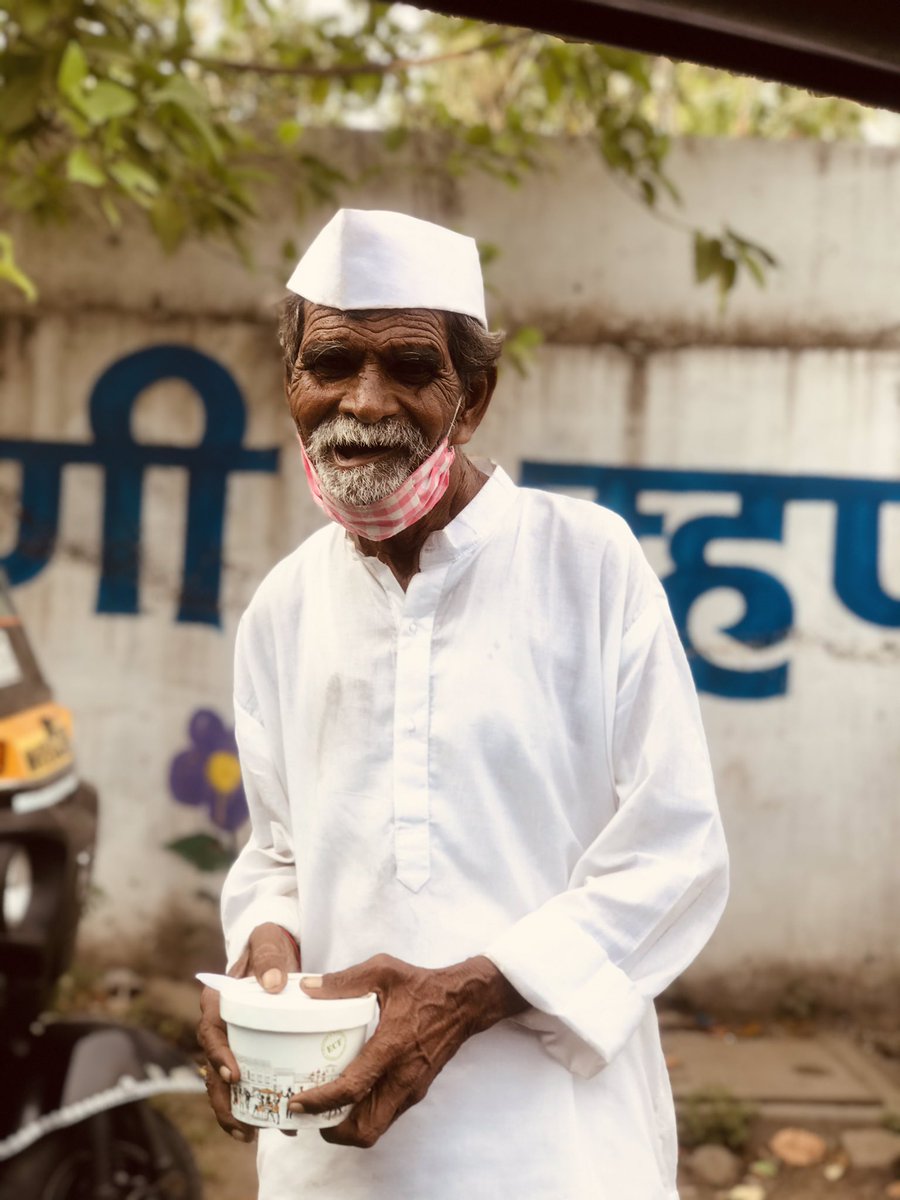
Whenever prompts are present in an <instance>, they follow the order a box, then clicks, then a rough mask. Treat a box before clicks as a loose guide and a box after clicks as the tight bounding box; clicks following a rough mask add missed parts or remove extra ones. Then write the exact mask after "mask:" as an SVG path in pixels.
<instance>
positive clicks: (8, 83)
mask: <svg viewBox="0 0 900 1200" xmlns="http://www.w3.org/2000/svg"><path fill="white" fill-rule="evenodd" d="M40 98H41V77H40V75H39V74H38V73H37V72H36V71H29V72H27V73H25V72H23V73H21V74H19V75H15V76H12V78H9V77H7V78H6V80H5V81H4V83H3V85H2V91H0V133H18V131H19V130H20V129H24V128H25V126H26V125H30V124H31V122H32V121H33V120H34V119H35V118H36V117H37V115H38V102H39V101H40Z"/></svg>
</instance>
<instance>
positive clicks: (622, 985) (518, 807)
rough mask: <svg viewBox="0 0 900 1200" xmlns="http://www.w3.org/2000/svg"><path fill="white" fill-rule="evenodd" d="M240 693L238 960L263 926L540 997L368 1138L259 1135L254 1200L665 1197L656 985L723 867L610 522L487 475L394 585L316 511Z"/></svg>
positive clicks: (333, 961)
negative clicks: (478, 973) (244, 822)
mask: <svg viewBox="0 0 900 1200" xmlns="http://www.w3.org/2000/svg"><path fill="white" fill-rule="evenodd" d="M235 707H236V722H237V737H238V744H239V749H240V756H241V765H242V769H243V774H244V784H245V787H246V791H247V799H248V802H249V806H250V813H251V820H252V836H251V838H250V841H249V842H248V844H247V846H246V848H245V849H244V851H243V852H242V854H241V855H240V857H239V859H238V861H237V862H236V863H235V865H234V867H233V868H232V870H231V872H230V874H229V877H228V880H227V883H226V885H225V890H224V894H223V900H222V906H223V921H224V926H225V931H226V938H227V942H228V949H229V957H230V959H231V960H233V959H234V958H235V957H236V956H237V955H238V954H239V953H240V951H241V950H242V948H243V946H244V945H245V943H246V940H247V937H248V935H249V933H250V931H251V930H252V929H253V928H254V926H256V925H258V924H260V923H262V922H264V921H275V922H277V923H279V924H281V925H283V926H285V927H286V928H287V929H289V930H290V931H291V932H292V933H293V934H294V935H295V936H296V937H297V939H298V941H299V943H300V945H301V948H302V954H303V967H304V970H308V971H330V970H336V969H339V968H341V967H346V966H349V965H351V964H353V963H357V962H360V961H362V960H363V959H365V958H368V957H369V956H370V955H372V954H375V953H378V952H386V953H389V954H394V955H396V956H398V957H399V958H403V959H405V960H407V961H409V962H412V963H416V964H418V965H421V966H428V967H438V966H444V965H447V964H449V963H453V962H457V961H459V960H461V959H464V958H467V957H469V956H471V955H475V954H486V955H487V956H488V957H489V958H491V959H492V960H493V961H494V962H495V963H496V964H497V965H498V967H499V968H500V969H501V970H502V971H503V973H504V974H505V975H506V976H507V977H508V978H509V979H510V980H511V982H512V983H513V984H514V985H515V987H516V988H517V989H518V990H519V992H520V993H521V994H522V995H523V996H524V997H525V998H526V999H527V1000H528V1001H530V1003H531V1004H532V1005H533V1006H534V1007H533V1008H532V1009H530V1010H529V1011H528V1012H526V1013H525V1014H524V1015H523V1016H522V1017H521V1018H518V1019H516V1020H510V1021H503V1022H501V1023H500V1024H499V1025H496V1026H494V1027H493V1028H492V1029H490V1030H488V1031H487V1032H485V1033H482V1034H479V1035H477V1036H476V1037H474V1038H472V1039H470V1041H468V1042H467V1043H466V1044H465V1045H464V1046H463V1048H462V1049H461V1051H460V1052H459V1053H458V1054H457V1056H456V1057H455V1058H454V1059H453V1060H452V1061H451V1062H450V1063H449V1064H448V1065H447V1067H445V1069H444V1071H443V1072H442V1073H441V1074H440V1075H439V1076H438V1078H437V1079H436V1080H435V1082H434V1084H433V1085H432V1087H431V1090H430V1091H429V1093H428V1095H427V1096H426V1098H425V1099H424V1100H423V1101H422V1103H421V1104H419V1105H417V1106H416V1107H414V1108H412V1109H410V1110H409V1111H408V1112H407V1113H406V1114H404V1115H403V1116H402V1117H400V1119H399V1120H398V1121H397V1123H396V1124H395V1125H394V1126H393V1127H392V1128H391V1129H390V1130H389V1131H388V1133H387V1134H386V1135H385V1136H384V1137H383V1138H382V1139H381V1140H380V1141H379V1143H378V1144H377V1145H376V1146H375V1147H374V1148H373V1149H370V1150H356V1149H348V1148H342V1147H335V1146H329V1145H328V1144H327V1143H326V1142H324V1141H322V1139H321V1138H320V1137H319V1136H318V1134H317V1133H301V1134H299V1135H298V1136H297V1137H296V1138H286V1137H284V1136H283V1135H281V1134H280V1133H278V1132H277V1131H275V1130H272V1131H267V1132H264V1133H262V1134H261V1137H260V1147H259V1171H260V1193H259V1195H260V1200H301V1198H303V1200H306V1198H307V1197H316V1198H322V1200H497V1197H498V1196H503V1197H507V1196H508V1197H515V1198H516V1200H672V1198H673V1197H675V1196H676V1191H675V1154H676V1142H675V1131H674V1113H673V1106H672V1098H671V1092H670V1089H669V1083H668V1079H667V1074H666V1069H665V1064H664V1061H663V1057H662V1054H661V1051H660V1045H659V1036H658V1031H657V1026H656V1017H655V1013H654V1009H653V1004H652V998H653V996H655V995H656V994H657V993H658V992H659V991H660V990H661V989H662V988H664V987H665V986H666V984H668V983H669V982H670V981H671V980H672V979H673V978H674V977H675V976H676V975H678V974H679V972H681V971H682V970H683V969H684V967H685V966H687V964H688V963H689V962H690V961H691V959H692V958H693V957H694V956H695V955H696V954H697V952H698V951H699V950H700V948H701V947H702V946H703V944H704V942H705V941H706V940H707V938H708V937H709V935H710V933H711V932H712V930H713V928H714V927H715V924H716V922H717V920H718V918H719V915H720V913H721V911H722V907H723V905H724V901H725V895H726V891H727V867H726V853H725V847H724V842H723V837H722V829H721V825H720V822H719V817H718V813H717V809H716V802H715V796H714V792H713V784H712V778H711V773H710V768H709V761H708V757H707V752H706V746H705V742H704V738H703V732H702V728H701V723H700V715H699V710H698V705H697V699H696V695H695V693H694V687H693V683H692V680H691V676H690V672H689V670H688V667H687V664H686V662H685V658H684V654H683V651H682V648H681V645H680V642H679V640H678V637H677V634H676V632H675V629H674V627H673V624H672V621H671V617H670V615H669V610H668V606H667V604H666V600H665V595H664V593H663V590H662V588H661V586H660V584H659V581H658V580H657V579H656V577H655V575H654V574H653V573H652V571H651V570H650V568H649V566H648V565H647V562H646V560H645V558H644V556H643V554H642V552H641V549H640V547H639V545H638V543H637V542H636V540H635V539H634V537H633V536H632V534H631V532H630V531H629V529H628V528H627V526H626V525H625V523H624V522H623V521H622V520H621V519H620V518H619V517H617V516H615V515H614V514H612V513H610V512H608V511H607V510H605V509H603V508H600V507H599V506H597V505H593V504H589V503H586V502H584V501H579V500H574V499H571V498H568V497H562V496H557V495H551V494H548V493H545V492H539V491H532V490H528V489H520V488H517V487H516V486H515V485H514V484H513V483H512V482H511V480H510V479H509V477H508V476H507V475H506V474H505V473H504V472H503V471H502V470H501V469H500V468H499V467H497V468H495V469H494V471H493V474H492V475H491V478H490V479H489V480H488V482H487V483H486V484H485V486H484V487H483V488H482V490H481V491H480V492H479V493H478V495H477V496H476V497H475V498H474V500H472V502H471V503H470V504H469V505H468V506H467V507H466V508H465V509H464V511H463V512H462V513H461V514H460V515H459V516H457V517H456V518H455V519H454V520H453V521H452V522H451V523H450V524H449V525H448V526H447V527H446V528H445V529H443V530H441V531H439V532H437V533H434V534H432V535H431V536H430V537H429V538H428V541H427V542H426V544H425V547H424V549H423V552H422V556H421V571H420V572H419V573H418V574H417V575H416V576H415V577H414V578H413V580H412V581H411V583H410V585H409V589H408V590H407V591H406V593H404V592H403V590H402V589H401V588H400V586H399V584H398V583H397V582H396V580H395V579H394V577H393V575H392V574H391V573H390V571H389V569H388V568H387V567H386V566H384V565H383V564H382V563H379V562H378V561H377V560H375V559H372V558H365V557H363V556H361V555H360V554H359V553H358V552H357V550H356V549H355V547H354V546H353V544H352V542H351V541H350V539H349V538H348V537H347V536H346V535H345V534H344V532H343V531H342V530H341V529H339V528H338V527H337V526H334V525H330V526H328V527H327V528H325V529H322V530H320V531H319V532H318V533H316V534H314V535H313V536H312V537H311V538H309V539H308V540H307V541H306V542H305V543H304V544H303V545H302V546H300V548H299V549H298V550H296V551H295V552H294V553H293V554H291V555H290V556H289V557H288V558H286V559H285V560H284V561H283V562H281V563H280V564H279V565H278V566H277V567H275V569H274V570H273V571H272V572H271V573H270V574H269V576H268V577H267V578H266V580H265V581H264V582H263V584H262V585H261V587H260V588H259V590H258V592H257V593H256V596H255V597H254V599H253V601H252V602H251V604H250V607H249V608H248V610H247V612H246V614H245V615H244V618H243V620H242V622H241V626H240V630H239V633H238V641H237V653H236V665H235Z"/></svg>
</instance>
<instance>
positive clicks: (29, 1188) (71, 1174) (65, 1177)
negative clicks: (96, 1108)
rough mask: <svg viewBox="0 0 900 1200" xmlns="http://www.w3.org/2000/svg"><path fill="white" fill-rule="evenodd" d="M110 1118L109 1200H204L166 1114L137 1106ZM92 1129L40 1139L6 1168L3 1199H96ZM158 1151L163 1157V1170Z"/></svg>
mask: <svg viewBox="0 0 900 1200" xmlns="http://www.w3.org/2000/svg"><path fill="white" fill-rule="evenodd" d="M106 1116H108V1117H109V1118H110V1119H111V1138H110V1152H111V1156H112V1183H113V1188H114V1190H112V1191H110V1192H109V1200H202V1196H203V1185H202V1183H201V1181H200V1175H199V1172H198V1170H197V1164H196V1163H195V1162H194V1157H193V1155H192V1153H191V1149H190V1146H189V1145H188V1144H187V1142H186V1141H185V1140H184V1138H183V1137H182V1135H181V1134H180V1133H179V1131H178V1130H177V1129H176V1128H175V1126H174V1125H173V1124H172V1123H171V1122H170V1121H169V1120H168V1119H167V1118H166V1117H164V1116H163V1115H162V1113H159V1112H157V1111H156V1109H154V1108H151V1107H150V1106H149V1105H146V1104H141V1103H137V1104H126V1105H123V1106H122V1107H121V1108H116V1109H113V1110H111V1111H110V1112H109V1113H107V1114H106ZM148 1123H149V1125H150V1127H151V1129H150V1131H148V1127H147V1126H148ZM88 1125H89V1122H83V1123H81V1124H79V1125H72V1126H70V1127H69V1128H68V1129H61V1130H59V1131H58V1132H56V1133H53V1134H50V1135H48V1136H47V1137H44V1138H41V1140H40V1141H38V1142H36V1143H35V1144H34V1145H33V1146H29V1147H28V1149H27V1150H23V1151H22V1153H21V1154H17V1155H16V1157H15V1158H13V1159H11V1160H10V1161H9V1162H8V1163H4V1164H2V1166H3V1167H4V1168H6V1169H5V1170H4V1171H3V1172H2V1174H0V1200H25V1197H28V1200H94V1171H93V1151H92V1148H91V1138H90V1136H89V1130H88ZM148 1133H149V1134H151V1135H152V1141H151V1136H148ZM153 1141H155V1142H156V1147H154V1146H153V1144H152V1142H153ZM159 1150H162V1151H163V1157H164V1158H165V1163H164V1165H162V1166H161V1167H160V1166H159V1165H158V1160H159V1155H158V1151H159Z"/></svg>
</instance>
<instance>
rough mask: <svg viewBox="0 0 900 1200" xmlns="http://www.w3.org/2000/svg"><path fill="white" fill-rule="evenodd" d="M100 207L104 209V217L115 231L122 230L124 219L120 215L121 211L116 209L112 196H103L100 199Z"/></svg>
mask: <svg viewBox="0 0 900 1200" xmlns="http://www.w3.org/2000/svg"><path fill="white" fill-rule="evenodd" d="M100 207H101V208H102V209H103V215H104V217H106V219H107V221H109V223H110V225H111V226H112V228H113V229H121V228H122V218H121V216H120V215H119V210H118V209H117V208H116V206H115V204H114V203H113V201H112V198H111V197H110V196H103V197H101V199H100Z"/></svg>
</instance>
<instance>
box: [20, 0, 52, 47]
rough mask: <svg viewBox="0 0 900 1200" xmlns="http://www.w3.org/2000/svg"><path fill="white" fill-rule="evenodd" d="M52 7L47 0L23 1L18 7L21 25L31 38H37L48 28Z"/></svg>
mask: <svg viewBox="0 0 900 1200" xmlns="http://www.w3.org/2000/svg"><path fill="white" fill-rule="evenodd" d="M51 9H52V6H51V5H50V4H48V3H46V0H23V2H22V3H20V4H19V6H18V13H17V16H18V19H19V24H20V25H21V26H22V30H23V32H24V33H26V34H27V35H28V37H30V38H36V37H37V36H38V35H39V34H41V33H42V32H43V31H44V29H45V28H46V26H47V22H48V21H49V20H50V17H51Z"/></svg>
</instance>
